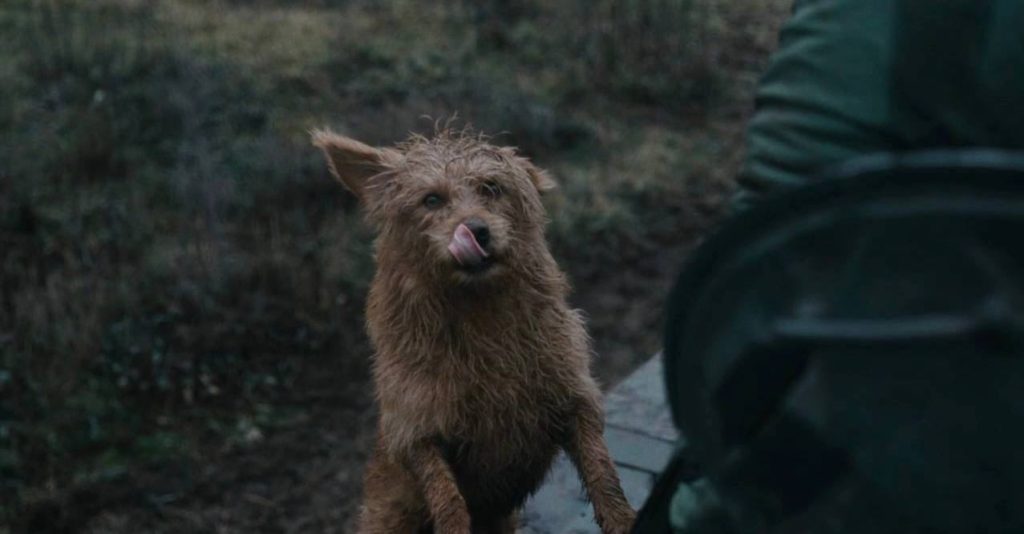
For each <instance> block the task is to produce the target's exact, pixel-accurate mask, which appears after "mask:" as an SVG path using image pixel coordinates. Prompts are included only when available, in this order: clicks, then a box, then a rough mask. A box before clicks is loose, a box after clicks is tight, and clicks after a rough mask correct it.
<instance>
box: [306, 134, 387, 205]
mask: <svg viewBox="0 0 1024 534" xmlns="http://www.w3.org/2000/svg"><path fill="white" fill-rule="evenodd" d="M312 137H313V145H315V146H316V147H318V148H319V149H320V150H323V152H324V157H325V158H327V166H328V168H330V170H331V174H333V175H334V177H335V178H337V179H338V181H340V182H341V183H342V184H344V185H345V187H347V188H348V189H349V191H352V192H353V193H354V194H355V195H356V196H357V197H359V199H360V200H363V198H364V195H365V192H366V184H367V182H368V181H369V180H370V179H371V178H373V177H374V176H377V175H379V174H382V173H384V172H387V171H388V170H389V169H391V168H392V167H393V165H394V164H395V163H396V162H397V160H398V159H399V157H400V156H399V154H398V152H397V151H395V150H393V149H389V148H374V147H372V146H370V145H367V144H364V143H360V142H359V141H356V140H355V139H352V138H349V137H345V136H343V135H338V134H336V133H334V132H332V131H330V130H314V131H313V132H312Z"/></svg>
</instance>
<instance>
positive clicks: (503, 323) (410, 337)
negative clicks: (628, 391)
mask: <svg viewBox="0 0 1024 534" xmlns="http://www.w3.org/2000/svg"><path fill="white" fill-rule="evenodd" d="M313 142H314V144H315V145H316V146H318V147H320V148H321V149H323V151H324V154H325V155H326V157H327V161H328V163H329V165H330V168H331V171H332V172H333V174H334V175H335V176H336V177H337V178H338V179H340V180H341V182H342V183H344V184H345V185H346V186H347V187H348V188H349V189H350V190H352V191H353V192H354V193H355V194H356V195H357V196H358V197H359V198H360V199H361V201H362V203H363V206H364V207H365V210H366V213H367V219H368V220H369V222H370V223H371V224H372V225H373V226H374V227H375V228H376V230H377V232H378V237H377V242H376V259H377V273H376V276H375V277H374V280H373V284H372V287H371V288H370V295H369V301H368V307H367V323H368V327H369V332H370V337H371V339H372V341H373V344H374V348H375V350H376V355H375V359H374V368H373V370H374V379H375V383H376V390H377V400H378V402H379V404H380V421H379V426H378V433H377V446H376V450H375V451H374V454H373V458H372V459H371V461H370V464H369V466H368V467H367V472H366V478H365V497H364V503H363V508H362V515H361V517H360V523H359V525H360V526H359V529H360V531H361V532H364V533H367V534H370V533H373V534H376V533H387V534H393V533H405V532H420V531H430V529H431V528H433V530H434V531H435V532H443V533H468V532H471V531H472V532H514V530H515V512H516V510H517V509H518V508H519V507H520V506H521V505H522V504H523V501H524V500H525V499H526V498H527V497H528V496H529V495H530V493H532V492H533V491H534V490H536V489H537V487H538V485H540V483H541V482H542V480H543V479H544V476H545V474H546V473H547V471H548V469H549V467H550V465H551V462H552V460H553V459H554V457H555V454H556V453H557V451H558V449H559V448H563V449H565V451H566V452H567V453H568V454H569V457H570V458H571V459H572V461H573V462H574V464H575V465H576V467H577V469H578V471H579V472H580V475H581V478H582V480H583V483H584V485H585V487H586V490H587V493H588V495H589V497H590V500H591V502H592V503H593V505H594V511H595V515H596V518H597V522H598V523H599V524H600V526H601V528H602V530H603V531H604V532H628V531H629V529H630V527H631V525H632V522H633V517H634V513H633V510H632V509H631V508H630V506H629V503H627V502H626V499H625V497H624V496H623V493H622V489H621V488H620V486H619V480H618V476H617V475H616V473H615V469H614V467H613V465H612V462H611V460H610V459H609V456H608V451H607V448H606V447H605V444H604V439H603V437H602V429H603V426H604V422H603V414H602V411H601V403H600V392H599V391H598V388H597V386H596V385H595V383H594V380H593V379H592V378H591V376H590V372H589V361H590V348H589V343H588V338H587V334H586V331H585V330H584V326H583V321H582V320H581V318H580V316H579V314H578V313H577V312H575V311H573V310H572V309H570V308H569V307H568V306H567V305H566V301H565V297H566V293H567V292H568V284H567V282H566V279H565V276H564V275H563V274H562V272H561V271H560V270H559V269H558V266H557V265H556V264H555V261H554V259H553V258H552V257H551V254H550V253H549V252H548V248H547V245H546V244H545V241H544V225H545V223H546V217H545V213H544V208H543V206H542V204H541V198H540V193H541V191H544V190H545V189H549V188H551V187H553V185H554V184H553V183H552V182H551V180H550V178H548V176H547V175H546V174H545V173H544V172H543V171H541V170H540V169H538V168H536V167H534V166H533V165H532V164H531V163H530V162H529V161H527V160H526V159H524V158H522V157H519V156H517V155H516V153H515V151H514V150H513V149H510V148H498V147H495V146H492V145H490V144H487V143H486V142H485V141H484V140H483V139H482V138H480V137H475V136H470V135H467V134H465V133H464V132H463V133H453V132H451V131H442V132H440V133H439V134H437V135H436V136H435V137H434V138H433V139H426V138H423V137H419V136H414V137H413V138H412V139H411V140H409V141H407V142H405V143H404V144H401V145H399V146H398V147H396V148H394V149H391V148H373V147H370V146H367V145H364V144H362V143H360V142H358V141H355V140H352V139H349V138H346V137H342V136H339V135H336V134H333V133H331V132H328V131H318V132H314V134H313Z"/></svg>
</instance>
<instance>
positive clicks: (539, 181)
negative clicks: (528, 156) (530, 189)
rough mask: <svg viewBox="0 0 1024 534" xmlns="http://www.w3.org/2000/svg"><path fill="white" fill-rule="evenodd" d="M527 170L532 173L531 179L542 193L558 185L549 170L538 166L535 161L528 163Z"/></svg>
mask: <svg viewBox="0 0 1024 534" xmlns="http://www.w3.org/2000/svg"><path fill="white" fill-rule="evenodd" d="M526 172H528V173H529V174H530V180H531V181H532V182H533V185H534V187H536V188H537V191H539V192H540V193H541V194H544V193H545V192H547V191H551V190H552V189H554V188H556V187H558V184H556V183H555V180H554V179H553V178H551V175H550V174H548V171H545V170H544V169H541V168H539V167H537V166H536V165H534V164H533V163H529V162H528V163H527V166H526Z"/></svg>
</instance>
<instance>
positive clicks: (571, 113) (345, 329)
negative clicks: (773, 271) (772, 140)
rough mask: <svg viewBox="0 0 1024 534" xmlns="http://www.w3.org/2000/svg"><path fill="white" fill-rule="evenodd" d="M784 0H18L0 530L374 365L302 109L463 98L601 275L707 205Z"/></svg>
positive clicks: (256, 422)
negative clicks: (426, 3) (543, 173)
mask: <svg viewBox="0 0 1024 534" xmlns="http://www.w3.org/2000/svg"><path fill="white" fill-rule="evenodd" d="M786 3H787V2H785V1H783V0H760V1H758V2H753V3H749V2H747V1H740V0H732V1H724V2H711V1H710V0H707V1H702V0H692V1H688V0H674V1H668V2H653V1H642V0H633V1H630V2H608V1H603V2H598V3H597V4H593V6H596V7H591V3H590V2H582V1H576V0H562V1H559V2H551V3H548V2H543V3H542V2H528V1H518V2H498V1H492V2H484V3H471V2H453V3H451V4H450V5H448V6H447V7H437V8H435V9H427V10H424V9H423V8H422V7H421V5H420V4H419V3H414V2H410V1H407V0H389V1H386V2H358V1H350V2H342V1H326V0H322V1H312V0H311V1H308V2H270V1H264V2H240V1H239V2H215V3H214V2H202V1H198V0H162V1H157V2H141V1H133V0H101V1H91V2H90V1H84V0H83V1H73V0H62V1H44V2H32V1H28V0H11V1H8V2H4V3H3V5H2V6H0V40H2V41H3V42H5V43H16V46H9V47H7V50H6V51H5V53H4V54H2V55H0V82H2V83H0V131H2V132H3V133H4V135H3V136H0V249H2V250H3V253H2V254H0V277H2V278H0V280H2V281H0V298H2V300H0V525H3V523H4V521H5V520H7V521H12V522H16V521H17V520H18V516H19V514H20V513H21V512H23V511H24V510H27V509H31V508H32V507H33V506H35V505H36V504H38V503H40V502H48V501H52V500H54V499H57V500H58V501H59V500H60V499H61V496H62V495H64V494H65V493H67V492H68V491H70V490H71V489H73V488H74V487H79V486H81V487H89V485H90V484H95V483H98V482H103V481H108V480H117V479H118V478H119V477H124V476H125V475H126V473H130V472H131V470H132V469H135V468H136V467H138V466H140V465H148V464H151V463H154V462H156V463H159V462H166V461H169V460H177V459H182V458H185V459H187V458H190V457H192V456H194V454H195V451H196V450H197V447H201V446H202V444H203V443H208V442H230V443H237V444H242V445H244V443H245V442H246V436H250V437H251V436H253V435H256V434H253V432H254V430H253V429H257V430H258V429H259V428H261V427H264V428H265V427H272V426H273V420H274V418H275V417H276V416H274V415H273V414H274V413H276V412H277V411H278V409H279V408H278V407H276V406H278V404H275V403H278V401H279V400H280V399H283V398H287V397H288V395H289V392H290V391H291V390H292V389H293V388H294V387H296V386H295V385H296V384H297V383H300V382H301V380H302V376H303V370H304V369H309V368H311V367H314V368H319V367H324V366H325V364H324V362H325V361H331V362H333V363H331V364H330V365H327V366H326V367H329V368H330V371H329V372H331V373H336V375H337V377H338V379H339V380H342V381H345V380H348V381H351V382H353V383H357V384H364V383H365V381H366V363H365V360H366V356H367V353H368V349H367V348H366V343H365V340H364V338H363V334H362V316H361V308H362V299H363V295H364V292H365V289H366V286H367V284H368V281H369V278H370V276H371V274H372V268H373V267H372V263H371V257H370V250H369V246H370V241H371V236H370V233H369V231H368V229H367V228H366V227H365V226H364V225H363V224H362V222H361V220H360V215H359V213H358V210H357V206H356V205H355V202H354V201H353V199H352V198H350V197H349V196H348V195H346V194H345V193H343V191H342V190H341V188H340V187H339V186H338V185H337V184H335V183H334V182H333V181H332V180H330V178H329V177H328V176H327V172H326V169H325V167H324V165H323V163H322V162H321V161H320V160H319V156H318V154H316V153H315V151H314V150H312V149H311V148H310V147H309V145H308V141H307V135H308V134H307V132H308V130H309V129H310V128H313V127H317V126H323V125H331V126H333V127H335V128H337V129H340V130H342V131H345V132H348V133H350V134H352V135H355V136H357V137H359V138H361V139H364V140H367V141H369V142H373V143H380V144H389V143H392V142H395V141H397V140H399V139H402V138H404V137H405V136H406V135H407V134H408V132H410V131H420V132H425V131H429V130H430V128H431V127H432V124H433V120H434V119H436V118H443V117H447V116H451V115H452V114H455V113H458V114H459V116H460V117H461V118H462V119H464V120H465V121H467V122H470V123H472V124H473V125H475V126H476V127H478V128H479V129H481V130H483V131H485V132H489V133H497V134H499V135H498V136H497V137H496V140H497V141H498V142H502V143H508V144H514V145H517V146H520V147H521V148H522V149H523V150H524V152H525V153H526V154H527V155H529V156H531V157H533V158H535V159H536V160H538V161H539V162H540V163H541V164H542V165H544V166H546V167H548V168H550V169H552V170H553V171H554V173H555V175H556V177H557V178H558V179H559V181H560V182H561V188H560V192H559V193H558V194H555V195H553V196H552V197H551V198H550V199H549V205H550V206H549V207H550V208H551V212H552V215H553V220H552V225H551V229H550V233H549V237H550V239H551V242H552V244H553V247H554V248H555V253H556V255H557V256H558V257H559V258H560V259H561V260H562V262H563V264H564V266H565V267H566V268H567V269H568V270H569V271H570V273H571V274H580V273H590V272H592V271H594V270H595V269H597V270H603V271H607V272H615V270H616V269H625V268H629V265H630V262H631V261H634V260H635V259H636V258H638V257H641V254H642V252H643V251H645V250H650V249H651V248H652V247H656V246H660V245H661V244H666V243H668V244H672V243H678V242H681V241H684V240H687V239H692V238H693V231H694V229H695V228H700V227H702V226H704V225H706V223H707V221H708V220H709V219H710V218H711V217H712V216H713V214H714V213H715V212H716V209H717V207H718V206H720V204H721V202H722V199H723V198H724V197H725V195H726V194H727V192H728V190H729V187H730V179H731V178H730V177H731V174H732V172H733V171H734V170H735V168H736V165H737V161H738V153H739V151H738V147H739V146H740V144H739V140H740V137H739V136H738V132H739V131H740V130H739V126H740V125H741V124H742V117H743V113H744V112H745V110H746V109H747V108H748V107H749V102H748V98H749V89H750V85H751V81H752V80H753V79H754V77H755V76H756V72H757V70H758V68H759V65H760V64H761V61H763V58H764V55H765V53H766V51H767V50H768V49H770V47H771V46H772V44H771V43H772V40H771V37H770V36H771V35H772V33H771V31H770V28H771V27H772V26H771V24H770V21H771V20H774V19H775V18H777V17H778V15H779V13H781V12H782V10H783V9H784V4H786ZM755 4H756V5H755ZM481 6H482V7H481ZM510 6H511V7H510ZM658 6H661V7H658ZM665 6H668V7H665ZM709 6H711V7H709ZM656 8H657V9H669V11H667V12H659V11H656V10H655V9H656ZM503 10H504V11H503ZM652 10H655V11H652ZM659 13H660V14H661V16H657V15H659ZM665 13H669V14H670V16H666V15H665ZM497 16H503V17H507V20H505V19H502V20H497V19H495V17H497ZM766 20H767V21H769V22H765V21H766ZM766 28H768V29H766ZM424 116H429V117H431V118H430V119H425V118H423V117H424ZM580 289H581V290H582V291H586V290H588V288H586V287H582V288H580ZM596 337H597V338H598V342H599V343H600V333H596ZM650 349H651V347H642V348H638V351H639V350H650ZM339 387H343V386H339ZM360 387H362V386H360ZM197 421H198V422H197ZM199 422H202V423H199ZM15 524H16V523H15ZM0 531H3V527H2V526H0Z"/></svg>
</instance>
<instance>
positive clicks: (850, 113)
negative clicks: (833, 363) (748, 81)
mask: <svg viewBox="0 0 1024 534" xmlns="http://www.w3.org/2000/svg"><path fill="white" fill-rule="evenodd" d="M747 146H748V152H747V161H746V164H745V165H744V168H743V170H742V171H741V175H740V176H739V178H738V183H739V190H738V191H737V194H736V197H735V202H734V208H735V209H734V211H735V212H736V214H737V215H738V216H739V217H742V216H743V215H744V213H743V212H745V211H746V210H747V209H748V208H750V207H751V206H753V205H754V204H756V203H757V202H758V201H759V200H760V199H762V198H764V197H767V196H770V195H772V194H773V193H780V192H784V191H787V190H791V189H796V188H799V187H800V186H801V185H804V184H807V183H809V182H811V181H813V180H815V179H818V178H819V177H821V176H827V175H828V174H829V173H828V171H829V169H830V168H832V167H836V166H841V165H843V164H845V163H848V162H850V161H852V160H856V159H858V158H861V157H863V156H868V155H872V154H878V153H889V154H909V153H913V152H919V151H929V150H936V149H958V148H962V149H1002V150H1009V151H1014V150H1017V151H1024V0H795V5H794V10H793V14H792V16H791V18H790V20H789V21H788V22H787V23H786V25H785V26H784V28H783V30H782V33H781V36H780V43H779V48H778V51H777V52H776V53H775V55H774V56H773V58H772V61H771V63H770V65H769V68H768V70H767V72H766V74H765V76H764V77H763V79H762V81H761V84H760V86H759V88H758V91H757V94H756V112H755V114H754V116H753V118H752V120H751V123H750V125H749V129H748V143H747ZM895 178H898V177H895ZM895 178H894V179H895ZM712 239H713V238H712ZM698 252H699V251H698ZM684 276H685V272H684ZM750 283H751V284H756V283H758V282H757V281H756V280H754V281H751V282H750ZM685 297H686V296H685V295H683V296H682V297H681V298H685ZM672 320H673V318H672V317H669V322H670V323H671V321H672ZM668 327H669V328H670V329H671V328H677V327H678V326H676V325H672V324H669V325H668ZM738 334H739V333H738ZM736 342H737V343H741V342H743V340H737V341H736ZM707 356H708V355H706V354H689V355H680V354H673V353H672V352H671V351H669V350H668V349H667V350H666V354H665V357H666V359H673V358H676V359H678V360H679V361H683V360H685V359H687V358H689V359H690V360H692V359H694V358H702V357H707ZM680 365H684V364H680ZM929 372H930V371H929ZM925 374H927V373H925ZM669 377H670V379H671V375H669ZM865 387H867V388H870V387H872V385H871V384H865ZM965 387H966V386H965ZM968 393H969V392H968ZM1007 402H1012V403H1019V402H1020V401H1019V399H1017V398H1015V397H1014V398H1008V399H1007ZM1014 405H1015V406H1016V404H1014ZM733 408H735V409H736V410H743V409H744V407H743V406H739V407H733ZM672 409H673V411H674V412H677V413H678V411H679V409H680V408H679V407H677V406H672ZM876 424H878V425H882V426H884V425H885V424H888V423H887V419H886V418H885V417H880V418H878V419H877V420H876ZM893 424H894V425H895V424H896V423H893ZM1008 424H1013V423H1009V421H1008ZM900 428H902V427H900ZM686 430H687V429H685V428H683V429H682V433H683V435H684V436H685V434H686ZM890 430H891V429H890ZM933 452H934V451H933ZM681 458H682V457H681ZM929 458H931V460H934V457H929ZM790 460H792V459H790ZM931 460H926V459H924V458H923V456H922V457H909V456H908V462H911V463H913V462H914V461H920V462H925V461H931ZM683 464H685V462H681V463H680V465H683ZM769 464H771V462H767V463H764V462H762V463H761V464H760V465H762V466H763V465H769ZM705 467H706V466H705ZM677 468H678V466H677ZM978 468H979V469H996V468H994V467H991V466H979V467H978ZM672 469H673V468H671V467H670V468H669V470H668V471H671V470H672ZM678 469H680V470H681V472H682V471H686V469H685V468H678ZM922 470H923V472H929V470H928V469H923V468H922ZM934 472H935V473H936V476H939V475H940V474H942V473H948V472H954V470H947V471H944V470H942V469H936V470H935V471H934ZM1007 476H1009V475H1007ZM665 478H666V479H667V478H668V477H665ZM783 483H789V484H794V485H798V484H799V481H796V480H785V481H783ZM937 487H941V484H938V485H937ZM659 489H660V490H661V491H658V490H659ZM821 497H822V498H821V499H819V498H818V496H817V495H815V496H811V497H810V498H811V500H812V501H813V509H814V510H816V512H814V513H812V514H810V515H809V519H808V522H807V524H806V525H805V526H806V530H800V532H808V533H812V532H813V533H815V534H821V533H837V534H838V533H852V532H872V533H875V534H877V533H881V532H910V531H912V530H906V529H904V530H901V529H900V525H903V524H904V523H903V522H904V521H907V519H906V518H904V517H902V516H900V515H899V513H898V512H899V507H898V506H897V507H896V508H893V507H891V506H890V507H889V508H885V510H887V511H883V507H881V506H879V507H874V506H873V504H872V502H871V498H872V497H871V494H870V493H869V492H859V491H858V488H857V487H856V486H855V485H853V486H849V485H847V486H841V487H839V488H835V489H834V491H832V492H831V493H830V494H829V495H827V496H821ZM1003 497H1004V499H1003V500H1004V501H1007V502H1009V501H1012V500H1014V499H1016V498H1017V497H1018V496H1016V495H1006V496H1003ZM727 498H728V497H727V496H723V495H721V494H720V493H719V492H718V491H716V489H715V487H714V484H713V483H712V482H711V481H710V480H708V479H700V480H697V481H696V482H693V481H691V483H689V484H685V483H684V484H680V485H678V487H673V486H667V485H665V484H662V483H660V482H659V487H657V488H656V492H655V494H654V495H653V496H652V498H651V500H650V501H648V503H647V505H645V507H644V508H645V510H644V512H653V513H642V514H641V518H640V521H639V522H638V528H637V532H665V531H673V532H687V533H701V534H708V533H719V534H720V533H734V534H745V532H742V531H737V526H736V524H735V522H734V521H733V520H732V519H730V518H729V517H727V515H728V514H725V513H724V512H723V510H725V509H727V508H728V507H729V503H726V502H722V499H727ZM765 498H766V499H768V501H771V498H772V496H770V495H765ZM659 501H660V502H659ZM936 502H939V501H936ZM770 504H771V502H769V505H770ZM776 504H777V503H776ZM890 504H891V503H890ZM905 504H908V505H909V504H910V503H905ZM769 507H770V506H769ZM875 508H877V509H878V510H877V512H875V513H859V511H864V510H872V509H875ZM925 508H927V506H926V505H925ZM1011 508H1012V509H1011ZM1015 508H1016V506H1012V505H1011V506H1009V507H1008V506H1007V503H1006V502H996V501H993V502H992V507H991V509H990V510H984V511H983V512H984V514H985V518H983V519H985V521H989V519H991V521H990V523H991V525H992V529H990V530H986V532H988V531H991V532H1005V531H1006V529H1005V528H1002V529H1001V526H1002V527H1005V526H1006V525H1011V524H1018V523H1019V522H1020V521H1021V516H1020V514H1019V513H1017V512H1016V511H1015ZM887 514H890V515H887ZM989 516H991V517H989ZM979 517H980V516H979ZM979 521H981V519H979ZM1000 521H1002V523H1000ZM982 522H983V521H982ZM911 523H912V521H910V522H908V523H906V524H911ZM766 531H767V530H766ZM771 531H772V532H773V533H774V532H777V531H776V530H771ZM786 532H789V531H786ZM915 532H916V531H915ZM929 532H931V531H929Z"/></svg>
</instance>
